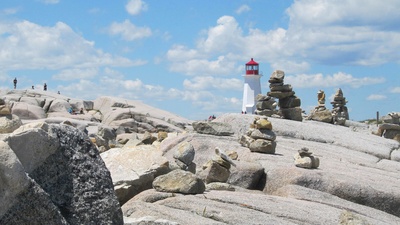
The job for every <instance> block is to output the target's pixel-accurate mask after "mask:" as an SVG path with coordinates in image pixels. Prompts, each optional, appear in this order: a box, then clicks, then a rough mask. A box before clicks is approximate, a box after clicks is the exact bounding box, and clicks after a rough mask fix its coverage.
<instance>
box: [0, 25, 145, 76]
mask: <svg viewBox="0 0 400 225" xmlns="http://www.w3.org/2000/svg"><path fill="white" fill-rule="evenodd" d="M4 33H6V34H7V35H0V46H2V48H1V53H0V68H2V69H3V70H5V71H9V70H18V69H25V70H26V69H51V70H55V69H65V68H69V67H75V68H93V67H98V66H133V65H135V64H140V63H141V62H140V61H139V62H134V61H131V60H130V59H127V58H122V57H117V56H112V55H110V54H108V53H104V52H103V51H101V50H99V49H96V48H95V43H94V42H92V41H88V40H86V39H84V38H83V37H82V36H81V35H79V34H77V33H75V32H74V31H73V30H72V29H71V28H70V27H69V26H68V25H67V24H65V23H62V22H58V23H56V24H55V26H53V27H45V26H40V25H37V24H35V23H32V22H29V21H20V22H13V23H1V22H0V34H4Z"/></svg>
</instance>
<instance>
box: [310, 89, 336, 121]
mask: <svg viewBox="0 0 400 225" xmlns="http://www.w3.org/2000/svg"><path fill="white" fill-rule="evenodd" d="M317 97H318V106H316V107H315V108H314V109H313V110H312V111H311V113H310V115H309V116H308V117H307V119H309V120H315V121H320V122H325V123H331V122H332V113H331V111H329V109H327V108H326V107H325V92H324V91H322V90H319V91H318V92H317Z"/></svg>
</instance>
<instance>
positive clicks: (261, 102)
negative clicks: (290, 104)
mask: <svg viewBox="0 0 400 225" xmlns="http://www.w3.org/2000/svg"><path fill="white" fill-rule="evenodd" d="M276 106H278V103H277V102H276V101H275V99H274V98H272V97H271V96H268V95H262V94H258V95H257V96H256V111H255V114H257V115H261V116H272V115H277V114H278V111H277V110H276Z"/></svg>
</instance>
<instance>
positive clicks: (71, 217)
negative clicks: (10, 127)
mask: <svg viewBox="0 0 400 225" xmlns="http://www.w3.org/2000/svg"><path fill="white" fill-rule="evenodd" d="M38 132H39V133H38ZM37 134H38V135H37ZM31 139H33V140H31ZM28 140H29V142H27V141H28ZM21 142H22V143H21ZM8 144H9V145H10V147H11V148H12V149H13V151H14V152H15V154H16V155H17V156H18V157H19V158H20V159H21V163H22V165H23V166H24V168H26V170H27V172H28V173H29V177H31V178H32V179H34V180H35V181H36V182H37V183H38V184H39V185H40V186H41V187H42V188H43V190H44V191H45V192H46V193H47V194H48V196H49V198H50V199H51V201H52V202H54V204H55V205H56V206H57V207H58V208H59V209H60V212H61V214H62V215H63V217H64V218H65V219H66V221H67V222H68V223H70V224H91V223H94V224H100V223H110V224H122V223H123V220H122V213H121V209H120V206H119V203H118V201H117V198H116V196H115V193H114V186H113V184H112V180H111V177H110V172H109V171H108V170H107V168H106V166H105V165H104V162H103V160H102V159H101V158H100V155H99V153H98V151H97V148H96V147H95V146H94V145H93V144H92V142H91V141H90V140H89V138H88V136H87V135H86V134H85V133H83V132H81V131H79V130H78V129H76V128H74V127H71V126H65V125H53V124H51V125H50V126H49V127H48V131H47V135H45V130H43V129H28V130H25V131H22V132H20V133H13V134H12V135H10V136H9V138H8ZM34 146H36V147H34ZM40 146H41V147H44V148H43V149H39V148H40ZM32 148H34V150H35V151H32ZM29 155H30V157H29ZM29 158H31V160H32V159H34V160H32V162H31V161H30V159H29ZM42 222H43V221H42Z"/></svg>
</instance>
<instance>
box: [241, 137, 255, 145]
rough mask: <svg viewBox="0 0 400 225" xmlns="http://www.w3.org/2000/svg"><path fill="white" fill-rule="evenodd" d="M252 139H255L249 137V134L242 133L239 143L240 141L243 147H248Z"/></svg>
mask: <svg viewBox="0 0 400 225" xmlns="http://www.w3.org/2000/svg"><path fill="white" fill-rule="evenodd" d="M254 141H255V140H254V139H253V138H251V137H250V136H247V135H242V136H241V137H240V140H239V143H240V144H241V145H242V146H243V147H246V148H248V147H249V146H250V144H251V143H252V142H254Z"/></svg>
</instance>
